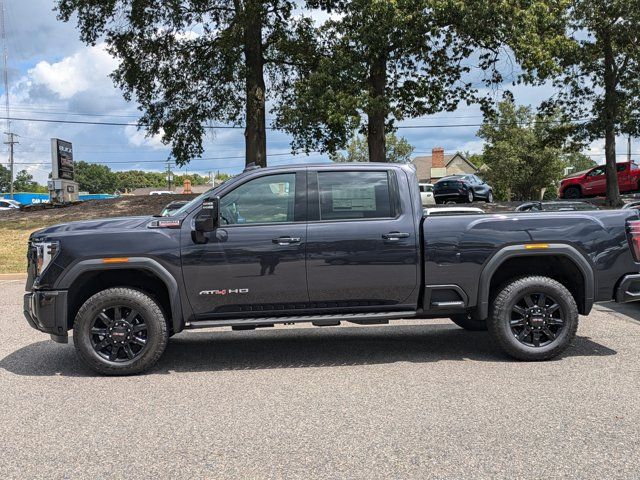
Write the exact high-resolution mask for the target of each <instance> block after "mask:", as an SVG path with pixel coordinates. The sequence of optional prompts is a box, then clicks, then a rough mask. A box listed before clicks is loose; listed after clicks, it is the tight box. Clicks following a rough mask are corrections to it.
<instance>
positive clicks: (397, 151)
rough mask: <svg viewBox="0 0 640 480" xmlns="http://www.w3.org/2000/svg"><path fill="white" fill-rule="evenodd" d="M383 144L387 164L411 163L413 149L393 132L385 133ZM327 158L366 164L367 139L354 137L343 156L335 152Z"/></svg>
mask: <svg viewBox="0 0 640 480" xmlns="http://www.w3.org/2000/svg"><path fill="white" fill-rule="evenodd" d="M385 143H386V161H387V162H389V163H408V162H410V161H411V154H412V153H413V151H414V150H415V148H414V147H413V146H412V145H411V144H410V143H409V142H408V141H407V139H406V138H403V137H398V136H396V134H395V133H393V132H392V133H387V135H386V138H385ZM329 157H330V158H331V160H332V161H334V162H368V161H369V147H368V145H367V139H366V138H364V137H362V136H356V137H354V138H352V139H351V141H350V142H349V144H348V145H347V148H346V152H345V153H344V154H343V153H339V152H336V153H332V154H330V155H329Z"/></svg>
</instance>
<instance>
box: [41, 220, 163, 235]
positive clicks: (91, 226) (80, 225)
mask: <svg viewBox="0 0 640 480" xmlns="http://www.w3.org/2000/svg"><path fill="white" fill-rule="evenodd" d="M152 218H153V217H149V216H144V217H118V218H100V219H97V220H84V221H81V222H69V223H60V224H58V225H53V226H51V227H46V228H43V229H42V230H38V231H36V232H34V233H33V234H32V237H39V236H43V235H44V236H48V235H52V234H59V233H67V232H80V231H84V230H91V231H95V230H131V229H136V228H140V227H142V226H144V225H146V224H147V223H148V222H149V221H151V219H152Z"/></svg>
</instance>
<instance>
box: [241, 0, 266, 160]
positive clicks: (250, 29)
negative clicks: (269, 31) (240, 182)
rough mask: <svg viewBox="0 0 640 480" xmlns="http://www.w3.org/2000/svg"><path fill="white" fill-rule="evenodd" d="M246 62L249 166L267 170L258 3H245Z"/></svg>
mask: <svg viewBox="0 0 640 480" xmlns="http://www.w3.org/2000/svg"><path fill="white" fill-rule="evenodd" d="M244 15H245V25H244V58H245V63H246V68H247V78H246V94H247V100H246V101H247V104H246V127H245V131H244V137H245V151H246V158H245V162H246V165H249V164H250V163H255V164H256V165H259V166H261V167H266V166H267V132H266V115H265V86H264V58H263V55H262V5H261V2H260V1H259V0H247V1H246V2H245V10H244Z"/></svg>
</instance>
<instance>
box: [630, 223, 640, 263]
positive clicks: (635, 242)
mask: <svg viewBox="0 0 640 480" xmlns="http://www.w3.org/2000/svg"><path fill="white" fill-rule="evenodd" d="M627 231H628V232H629V243H630V244H631V252H632V253H633V258H634V259H635V261H636V262H640V220H631V221H629V222H627Z"/></svg>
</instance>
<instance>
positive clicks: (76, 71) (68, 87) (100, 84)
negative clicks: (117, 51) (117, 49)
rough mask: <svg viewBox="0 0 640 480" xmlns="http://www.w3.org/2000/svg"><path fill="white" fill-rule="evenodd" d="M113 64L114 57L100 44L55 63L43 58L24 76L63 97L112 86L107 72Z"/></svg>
mask: <svg viewBox="0 0 640 480" xmlns="http://www.w3.org/2000/svg"><path fill="white" fill-rule="evenodd" d="M117 66H118V62H117V60H116V59H115V58H113V57H112V56H111V55H110V54H109V53H108V52H107V51H106V50H105V48H104V45H103V44H101V45H96V46H93V47H87V48H84V49H82V50H79V51H78V52H76V53H74V54H73V55H71V56H69V57H66V58H64V59H62V60H61V61H59V62H56V63H49V62H47V61H45V60H43V61H41V62H39V63H38V64H36V66H35V67H33V68H32V69H30V70H29V71H28V73H27V75H28V76H29V77H30V79H31V81H32V82H33V83H34V84H37V85H44V86H46V87H47V88H48V89H49V90H51V91H52V92H54V93H56V94H57V95H58V97H59V98H61V99H63V100H66V99H69V98H71V97H73V96H74V95H76V94H78V93H81V92H85V91H87V90H94V89H95V90H97V89H104V88H107V89H113V84H112V82H111V79H110V78H109V74H110V73H111V72H112V71H113V70H114V69H115V68H116V67H117Z"/></svg>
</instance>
